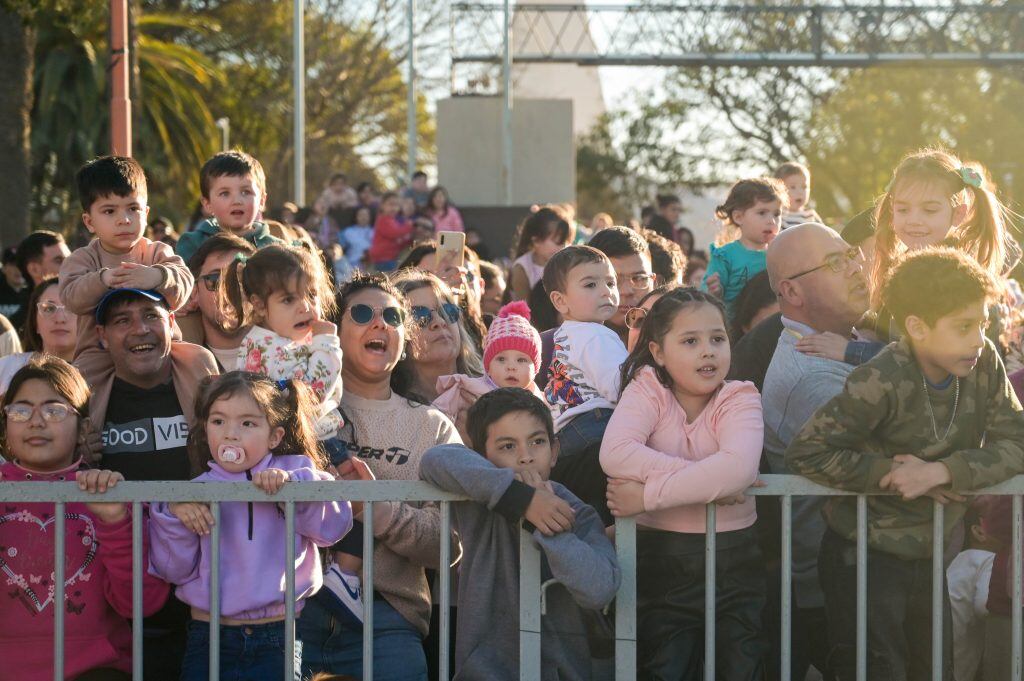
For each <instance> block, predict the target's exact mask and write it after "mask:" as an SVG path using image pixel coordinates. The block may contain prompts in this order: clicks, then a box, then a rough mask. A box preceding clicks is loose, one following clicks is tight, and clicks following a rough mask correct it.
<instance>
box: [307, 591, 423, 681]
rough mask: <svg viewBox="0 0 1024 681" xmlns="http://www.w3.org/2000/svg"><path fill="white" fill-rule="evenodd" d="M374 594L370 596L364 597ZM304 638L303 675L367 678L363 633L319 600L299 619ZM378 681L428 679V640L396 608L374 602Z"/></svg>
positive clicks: (310, 604) (312, 603)
mask: <svg viewBox="0 0 1024 681" xmlns="http://www.w3.org/2000/svg"><path fill="white" fill-rule="evenodd" d="M367 596H370V594H369V593H366V594H364V597H367ZM299 631H300V632H301V634H302V642H303V646H304V647H303V656H302V674H303V677H304V678H308V677H309V676H312V675H313V674H315V673H316V672H327V673H329V674H349V675H351V676H354V677H355V678H357V679H361V678H363V632H362V631H361V630H358V629H354V628H351V627H348V626H345V624H344V623H342V622H340V621H339V620H337V619H335V618H334V616H333V615H331V613H330V612H328V611H327V610H326V609H325V608H324V607H323V606H322V605H320V603H319V602H318V600H317V597H316V596H314V597H313V598H310V599H309V600H307V601H306V606H305V608H303V610H302V617H301V618H300V619H299ZM373 678H374V681H427V658H426V655H425V653H424V652H423V637H422V636H421V635H420V632H419V630H417V629H416V627H414V626H413V625H412V624H410V623H409V621H408V620H406V619H405V618H404V617H402V615H400V614H399V612H398V611H397V610H395V609H394V608H393V607H391V605H390V604H389V603H388V602H387V601H385V600H383V599H381V598H376V599H374V601H373Z"/></svg>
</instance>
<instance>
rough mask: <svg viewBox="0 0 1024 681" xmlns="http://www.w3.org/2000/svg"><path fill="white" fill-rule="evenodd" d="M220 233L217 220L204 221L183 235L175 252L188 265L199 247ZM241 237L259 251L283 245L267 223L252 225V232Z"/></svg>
mask: <svg viewBox="0 0 1024 681" xmlns="http://www.w3.org/2000/svg"><path fill="white" fill-rule="evenodd" d="M219 231H221V230H220V226H219V225H218V224H217V219H216V218H209V219H207V220H203V221H202V222H200V223H199V224H198V225H196V228H195V229H193V230H192V231H190V232H185V233H184V234H182V235H181V237H180V238H179V239H178V245H177V246H175V247H174V252H175V253H177V254H178V255H179V256H181V259H182V260H184V261H185V264H186V265H187V264H188V261H189V259H190V258H191V257H192V256H193V255H194V254H195V252H196V251H197V250H199V246H200V245H201V244H202V243H203V242H204V241H206V240H207V239H209V238H210V237H211V236H213V235H214V234H216V233H217V232H219ZM241 236H242V238H243V239H245V240H246V241H248V242H249V243H251V244H252V245H253V246H254V247H256V248H257V249H259V248H263V247H264V246H269V245H270V244H279V243H282V242H281V240H280V239H278V238H277V237H276V236H274V235H273V234H271V233H270V228H269V227H267V224H266V223H265V222H254V223H252V230H250V231H249V232H246V233H245V234H243V235H241Z"/></svg>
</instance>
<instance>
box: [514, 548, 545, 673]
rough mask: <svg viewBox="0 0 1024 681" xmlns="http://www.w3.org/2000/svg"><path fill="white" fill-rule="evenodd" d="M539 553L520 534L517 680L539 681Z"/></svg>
mask: <svg viewBox="0 0 1024 681" xmlns="http://www.w3.org/2000/svg"><path fill="white" fill-rule="evenodd" d="M540 577H541V575H540V550H539V549H538V548H537V546H536V545H535V544H534V543H533V537H531V536H530V533H529V532H527V531H526V529H525V528H524V529H521V530H520V531H519V680H520V681H540V627H541V622H540V614H541V613H540Z"/></svg>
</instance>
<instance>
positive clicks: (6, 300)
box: [0, 275, 29, 333]
mask: <svg viewBox="0 0 1024 681" xmlns="http://www.w3.org/2000/svg"><path fill="white" fill-rule="evenodd" d="M28 296H29V290H28V288H23V289H21V290H20V291H15V290H14V289H13V288H11V285H10V284H8V283H7V280H6V279H5V278H4V277H3V276H2V275H0V314H2V315H3V316H5V317H7V318H8V319H10V320H11V324H12V325H13V326H14V328H15V329H16V330H17V331H18V333H21V327H22V326H23V325H24V324H25V317H26V314H25V306H26V305H28Z"/></svg>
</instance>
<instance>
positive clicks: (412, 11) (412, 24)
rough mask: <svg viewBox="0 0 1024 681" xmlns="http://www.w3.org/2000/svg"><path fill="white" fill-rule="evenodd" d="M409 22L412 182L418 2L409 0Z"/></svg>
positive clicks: (413, 169)
mask: <svg viewBox="0 0 1024 681" xmlns="http://www.w3.org/2000/svg"><path fill="white" fill-rule="evenodd" d="M407 15H408V16H407V19H408V21H409V87H408V93H409V101H408V104H406V109H407V111H406V114H405V115H406V123H405V125H406V128H407V130H408V134H409V160H408V162H407V164H406V179H407V181H408V182H412V175H413V173H415V172H416V21H415V20H416V0H409V10H408V12H407Z"/></svg>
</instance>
